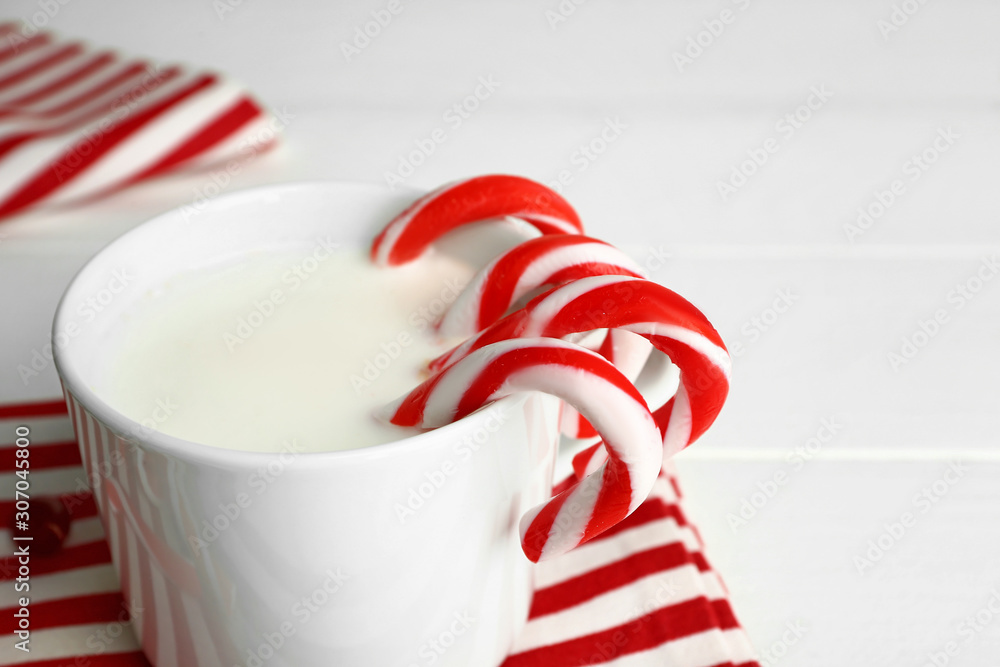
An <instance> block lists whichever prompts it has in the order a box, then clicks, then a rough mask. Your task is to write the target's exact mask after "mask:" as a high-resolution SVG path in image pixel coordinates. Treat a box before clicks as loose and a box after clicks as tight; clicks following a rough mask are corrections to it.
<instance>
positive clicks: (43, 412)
mask: <svg viewBox="0 0 1000 667" xmlns="http://www.w3.org/2000/svg"><path fill="white" fill-rule="evenodd" d="M66 414H67V410H66V401H65V400H63V399H61V398H59V399H53V400H51V401H39V402H37V403H10V404H8V405H0V419H18V418H24V417H53V416H63V415H66Z"/></svg>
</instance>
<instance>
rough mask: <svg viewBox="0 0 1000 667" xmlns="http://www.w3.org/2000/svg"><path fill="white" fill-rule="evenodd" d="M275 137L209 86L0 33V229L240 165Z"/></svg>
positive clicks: (255, 108)
mask: <svg viewBox="0 0 1000 667" xmlns="http://www.w3.org/2000/svg"><path fill="white" fill-rule="evenodd" d="M28 28H30V26H28ZM275 129H276V128H275V120H274V118H273V117H271V116H270V115H269V114H267V113H265V112H264V111H263V110H262V109H261V107H260V106H259V105H258V104H257V103H256V102H255V101H254V100H253V99H252V98H251V97H250V96H249V94H248V93H247V92H246V90H245V89H243V88H242V87H241V86H239V85H237V84H235V83H233V82H232V81H229V80H227V79H225V78H223V77H221V76H219V75H217V74H213V73H209V72H199V71H191V70H188V69H185V68H182V67H178V66H169V67H158V66H156V65H154V64H153V63H150V62H147V61H144V60H136V59H130V58H123V57H122V56H120V55H119V54H117V53H115V52H113V51H108V50H95V49H92V48H90V47H88V46H87V45H85V44H83V43H81V42H73V41H65V40H60V39H57V38H56V37H55V36H53V35H52V34H50V33H47V32H39V31H37V30H29V29H27V28H25V27H22V26H21V25H19V24H17V23H3V24H0V220H3V219H4V218H6V217H8V216H11V215H13V214H16V213H18V212H21V211H24V210H26V209H28V208H30V207H34V206H38V205H42V204H44V205H47V206H57V205H63V204H68V203H77V202H80V201H84V200H89V199H92V198H94V197H96V196H99V195H102V194H107V193H110V192H112V191H115V190H118V189H121V188H123V187H126V186H128V185H131V184H133V183H136V182H139V181H141V180H144V179H146V178H150V177H152V176H157V175H160V174H164V173H167V172H171V171H175V170H178V169H182V168H184V169H201V168H206V167H208V166H211V165H216V164H220V163H223V162H228V161H229V160H240V161H242V160H244V159H246V158H249V157H252V156H254V155H256V154H258V153H260V152H262V151H264V150H267V149H268V148H270V147H271V146H272V145H273V143H274V140H275Z"/></svg>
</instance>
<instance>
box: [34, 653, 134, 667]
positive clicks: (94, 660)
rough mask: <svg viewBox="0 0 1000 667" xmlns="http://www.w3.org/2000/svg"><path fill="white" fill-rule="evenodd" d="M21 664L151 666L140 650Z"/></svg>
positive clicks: (81, 666) (51, 665)
mask: <svg viewBox="0 0 1000 667" xmlns="http://www.w3.org/2000/svg"><path fill="white" fill-rule="evenodd" d="M22 664H24V665H25V667H152V665H150V663H149V661H148V660H146V656H145V655H143V653H142V651H126V652H124V653H95V654H94V655H83V656H79V657H68V658H52V659H51V660H41V661H39V662H30V663H22Z"/></svg>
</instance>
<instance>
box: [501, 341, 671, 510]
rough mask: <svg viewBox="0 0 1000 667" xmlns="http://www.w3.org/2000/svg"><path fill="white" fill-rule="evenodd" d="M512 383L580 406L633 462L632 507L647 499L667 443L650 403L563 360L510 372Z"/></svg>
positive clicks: (607, 439)
mask: <svg viewBox="0 0 1000 667" xmlns="http://www.w3.org/2000/svg"><path fill="white" fill-rule="evenodd" d="M521 340H522V341H523V339H521ZM543 340H544V339H543ZM549 340H555V339H549ZM563 346H566V347H572V348H573V349H576V350H580V351H585V352H586V353H587V354H590V355H593V356H594V357H596V358H598V359H600V360H601V361H604V362H605V363H608V362H606V361H605V360H604V358H603V357H601V356H600V355H598V354H597V353H595V352H591V351H590V350H586V349H585V348H581V347H577V346H572V345H571V344H570V343H563ZM508 383H509V384H510V385H511V387H512V388H515V389H516V388H520V389H522V390H526V389H533V390H538V391H544V392H546V393H550V394H554V395H556V396H559V397H560V398H562V399H563V400H565V401H566V402H568V403H570V404H571V405H572V406H573V407H575V408H576V409H577V410H578V411H579V412H580V413H581V414H582V415H583V416H584V417H586V418H587V420H588V421H590V423H591V424H593V426H594V428H595V429H597V431H598V433H600V434H601V436H602V437H603V438H604V441H605V443H606V444H607V445H609V446H611V447H613V448H614V449H615V451H616V453H617V455H618V458H619V459H621V461H622V463H624V464H625V465H626V466H627V467H628V471H629V476H630V480H631V484H632V492H633V495H632V505H631V508H630V509H635V508H636V507H638V505H639V503H641V502H642V501H643V500H645V499H646V495H647V494H648V493H649V491H650V490H651V489H652V488H653V484H654V482H655V481H656V477H657V475H658V474H659V471H660V462H661V460H662V456H663V455H662V449H663V443H662V440H661V439H660V434H659V430H658V428H657V426H656V423H655V422H654V421H653V418H652V416H651V415H650V413H649V410H647V409H646V406H645V405H643V404H642V403H640V402H637V401H636V400H635V398H633V397H632V396H631V395H629V394H627V393H625V392H624V391H623V390H621V389H619V388H618V387H617V386H615V385H613V384H612V383H611V382H610V381H609V380H606V379H604V378H603V377H601V376H598V375H594V374H592V373H589V372H585V371H583V370H581V369H578V368H575V367H573V366H566V365H564V364H562V363H560V362H558V361H553V362H552V363H550V364H544V365H538V366H533V367H530V368H526V369H524V370H521V371H518V372H517V373H514V374H512V375H511V376H510V377H509V378H508ZM507 393H509V391H508V392H507Z"/></svg>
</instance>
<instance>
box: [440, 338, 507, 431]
mask: <svg viewBox="0 0 1000 667" xmlns="http://www.w3.org/2000/svg"><path fill="white" fill-rule="evenodd" d="M504 351H506V348H505V347H503V346H499V347H492V348H488V349H486V350H485V351H484V352H483V353H481V354H476V355H474V356H469V357H466V358H465V359H463V360H462V363H458V364H455V365H454V366H452V367H451V368H449V369H448V370H447V372H445V374H444V375H443V376H442V377H441V380H440V381H439V382H438V383H437V385H436V386H435V387H434V391H432V392H431V395H430V396H428V397H427V402H426V404H425V405H424V418H423V423H422V424H421V425H422V426H424V427H428V428H434V427H437V426H443V425H444V424H447V423H450V422H451V421H452V420H453V418H454V416H455V410H456V409H457V408H458V403H459V401H461V400H462V397H463V396H464V395H465V393H466V392H467V391H468V390H469V389H470V388H471V387H472V386H473V385H474V384H476V382H477V381H478V380H479V377H480V376H481V375H482V373H483V369H484V368H485V367H486V366H487V365H488V364H490V363H491V362H492V361H493V360H494V359H496V358H497V356H499V355H500V354H502V353H503V352H504Z"/></svg>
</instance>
